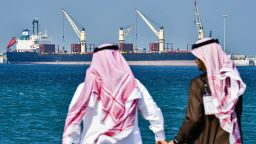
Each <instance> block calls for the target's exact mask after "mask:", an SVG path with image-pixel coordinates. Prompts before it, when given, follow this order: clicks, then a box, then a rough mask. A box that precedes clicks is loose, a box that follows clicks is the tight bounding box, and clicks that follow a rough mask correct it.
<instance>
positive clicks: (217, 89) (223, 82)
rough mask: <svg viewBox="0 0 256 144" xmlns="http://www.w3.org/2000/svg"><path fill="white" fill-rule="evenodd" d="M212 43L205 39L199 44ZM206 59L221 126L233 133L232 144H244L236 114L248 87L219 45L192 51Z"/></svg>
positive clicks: (201, 58)
mask: <svg viewBox="0 0 256 144" xmlns="http://www.w3.org/2000/svg"><path fill="white" fill-rule="evenodd" d="M208 40H211V39H210V38H205V39H202V40H200V41H197V43H202V42H206V41H208ZM192 53H193V54H194V55H195V56H196V57H197V58H199V59H200V60H202V61H203V62H204V64H205V66H206V69H207V77H208V83H209V86H210V89H211V94H212V96H213V100H214V105H215V107H216V109H217V112H216V113H215V116H216V117H217V118H218V119H219V120H220V125H221V127H222V128H223V129H224V130H225V131H227V132H228V133H230V143H231V144H239V143H241V136H240V130H239V126H238V122H237V116H236V113H235V106H236V103H237V101H238V98H239V96H241V95H242V94H243V93H244V91H245V89H246V85H245V84H244V82H243V81H242V79H241V77H240V74H239V72H238V70H237V68H236V66H235V64H234V62H233V61H232V60H231V59H230V58H229V56H228V55H227V54H226V53H225V52H224V51H223V50H222V48H221V46H220V45H219V44H218V43H210V44H206V45H203V46H200V47H199V48H196V49H194V50H192Z"/></svg>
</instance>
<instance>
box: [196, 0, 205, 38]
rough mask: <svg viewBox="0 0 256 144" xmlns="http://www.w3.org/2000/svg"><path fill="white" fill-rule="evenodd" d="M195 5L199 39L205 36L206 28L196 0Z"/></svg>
mask: <svg viewBox="0 0 256 144" xmlns="http://www.w3.org/2000/svg"><path fill="white" fill-rule="evenodd" d="M194 5H195V18H196V20H195V23H196V27H197V33H198V39H199V40H200V39H203V38H204V28H203V25H202V22H201V19H200V15H199V11H198V7H197V3H196V0H194Z"/></svg>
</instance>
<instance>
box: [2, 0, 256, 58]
mask: <svg viewBox="0 0 256 144" xmlns="http://www.w3.org/2000/svg"><path fill="white" fill-rule="evenodd" d="M197 2H198V6H199V12H200V15H201V20H202V23H203V26H204V30H205V34H206V35H207V36H208V35H209V31H210V30H211V31H212V36H213V37H214V38H219V40H220V42H221V44H222V45H223V37H224V36H223V25H224V22H223V16H222V15H223V14H227V15H228V17H227V19H226V49H227V52H228V53H230V51H231V49H232V52H233V54H247V55H256V44H255V41H256V37H255V34H256V27H255V26H256V18H255V14H256V8H255V7H256V1H255V0H197ZM0 3H1V4H0V19H1V20H0V52H3V51H5V47H6V45H7V43H8V42H9V40H10V39H11V38H12V37H19V36H20V35H21V32H22V30H23V29H25V28H28V29H29V30H30V32H31V33H32V20H33V18H35V17H36V18H39V23H40V30H41V31H45V30H46V31H47V33H48V35H49V36H50V37H51V38H52V39H53V41H54V43H56V44H59V45H60V46H65V47H66V48H68V49H69V47H70V44H71V43H79V39H78V37H77V36H76V35H75V33H74V31H73V29H72V28H71V27H70V25H69V23H68V22H67V21H66V19H65V22H64V33H65V39H64V41H63V39H62V33H63V14H62V11H61V9H62V8H64V9H66V10H67V12H68V13H69V14H70V15H71V16H72V18H74V19H75V20H76V22H78V23H79V24H80V25H82V26H84V27H85V28H86V33H87V43H94V44H96V45H99V44H101V43H105V42H117V41H118V29H119V27H121V26H127V25H130V24H136V12H135V9H139V10H140V11H142V12H143V13H144V14H145V15H147V16H148V17H150V18H151V19H152V20H154V21H155V22H157V23H159V24H160V25H162V26H164V28H165V41H166V42H171V43H173V45H174V47H175V48H179V49H181V50H185V49H186V45H187V43H189V44H191V43H194V42H195V41H196V39H197V31H196V26H195V24H194V19H195V14H194V4H193V0H154V1H153V0H126V1H125V0H41V1H40V0H1V2H0ZM135 33H136V31H135V29H134V30H133V31H132V32H131V33H130V35H129V36H128V37H127V39H126V41H127V42H128V43H132V42H133V43H134V44H135V42H136V41H137V45H138V47H145V48H147V47H148V43H151V42H157V38H156V36H155V35H154V34H153V32H152V31H151V30H150V29H149V28H148V27H147V25H146V24H145V23H144V21H143V20H142V19H141V18H140V17H138V18H137V35H138V37H137V40H136V39H135Z"/></svg>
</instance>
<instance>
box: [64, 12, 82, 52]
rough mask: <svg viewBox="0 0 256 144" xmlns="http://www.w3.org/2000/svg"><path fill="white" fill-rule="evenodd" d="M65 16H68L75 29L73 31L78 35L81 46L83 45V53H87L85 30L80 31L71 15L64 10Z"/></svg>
mask: <svg viewBox="0 0 256 144" xmlns="http://www.w3.org/2000/svg"><path fill="white" fill-rule="evenodd" d="M62 11H63V13H64V15H65V16H66V18H67V20H68V22H69V23H70V25H71V27H72V28H73V30H74V31H75V33H76V34H77V36H78V37H79V39H80V44H81V52H82V53H85V52H86V33H85V28H82V30H81V31H80V30H79V28H78V27H77V26H76V24H75V22H74V21H73V19H72V18H71V17H70V16H69V14H68V13H67V12H66V11H65V10H64V9H62Z"/></svg>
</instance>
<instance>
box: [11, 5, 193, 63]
mask: <svg viewBox="0 0 256 144" xmlns="http://www.w3.org/2000/svg"><path fill="white" fill-rule="evenodd" d="M137 12H138V13H139V14H140V15H141V16H142V17H144V15H143V14H142V13H141V12H140V11H137ZM63 13H64V14H65V16H66V17H67V19H68V20H69V22H70V24H71V26H72V28H73V29H74V30H75V32H76V34H77V35H78V37H79V38H80V44H71V53H67V51H66V50H65V49H64V47H62V48H59V45H55V44H53V43H52V41H51V40H49V38H48V35H47V33H42V32H39V26H38V25H39V21H38V19H33V23H32V24H33V33H32V34H31V35H30V33H29V30H28V29H25V30H23V32H22V35H21V37H18V38H12V39H11V41H10V42H9V43H8V45H7V52H6V57H7V62H8V63H11V64H17V63H30V64H31V63H34V64H90V62H91V60H92V55H93V53H92V52H93V50H94V48H95V45H94V44H87V43H86V34H85V29H84V28H82V30H81V31H80V30H79V28H77V27H76V25H75V24H74V21H73V20H72V19H71V17H70V16H69V15H68V13H67V12H66V11H65V10H63ZM130 29H131V28H129V30H130ZM153 31H155V32H156V30H153ZM127 34H128V33H127V30H125V29H123V28H120V30H119V42H118V44H117V45H118V47H119V49H120V52H121V53H122V54H123V56H124V57H125V59H126V60H127V61H128V63H129V64H130V65H195V63H194V59H195V57H194V56H193V55H192V54H191V53H190V51H189V49H188V48H187V50H185V51H180V50H179V49H177V50H174V49H173V48H172V47H171V48H168V44H166V45H167V46H166V47H165V46H164V45H165V43H164V39H163V37H164V36H163V34H164V31H163V27H161V28H160V31H159V32H156V34H158V36H157V37H158V39H159V42H158V43H150V44H149V48H148V50H146V49H145V48H144V49H142V50H140V51H138V48H134V47H133V44H132V43H125V42H124V38H125V36H127ZM63 37H64V36H63ZM15 44H16V48H15V50H11V47H13V46H14V45H15Z"/></svg>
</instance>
